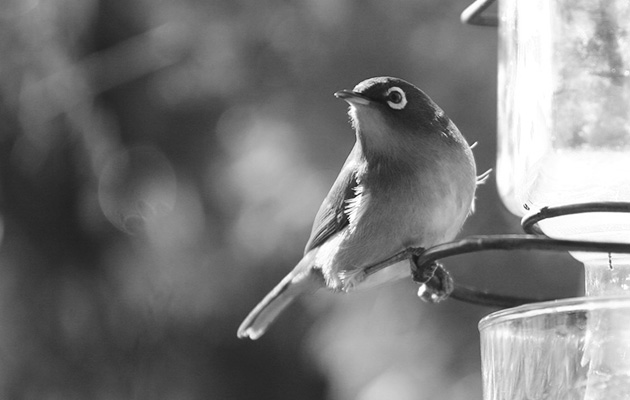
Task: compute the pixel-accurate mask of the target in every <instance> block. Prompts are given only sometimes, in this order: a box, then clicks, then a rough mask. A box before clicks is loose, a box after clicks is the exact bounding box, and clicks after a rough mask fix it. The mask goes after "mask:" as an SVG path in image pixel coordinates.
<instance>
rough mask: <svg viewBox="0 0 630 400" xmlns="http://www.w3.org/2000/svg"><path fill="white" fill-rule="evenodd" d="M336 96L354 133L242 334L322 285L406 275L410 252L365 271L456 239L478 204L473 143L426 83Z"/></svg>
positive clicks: (396, 82) (368, 84)
mask: <svg viewBox="0 0 630 400" xmlns="http://www.w3.org/2000/svg"><path fill="white" fill-rule="evenodd" d="M335 97H337V98H339V99H342V100H345V101H346V102H347V103H348V105H349V109H348V114H349V117H350V122H351V125H352V127H353V129H354V132H355V136H356V142H355V144H354V146H353V148H352V150H351V152H350V154H349V155H348V158H347V159H346V161H345V163H344V164H343V166H342V168H341V171H340V172H339V175H338V176H337V178H336V180H335V181H334V183H333V185H332V187H331V189H330V191H329V193H328V195H327V196H326V198H325V199H324V201H323V202H322V204H321V206H320V208H319V211H318V212H317V214H316V216H315V220H314V223H313V227H312V231H311V234H310V238H309V239H308V242H307V244H306V248H305V250H304V255H303V257H302V258H301V260H300V261H299V262H298V263H297V265H296V266H295V268H294V269H293V270H292V271H291V272H289V273H288V275H286V276H285V277H284V279H282V280H281V281H280V283H278V284H277V286H275V287H274V288H273V290H271V292H269V294H267V295H266V296H265V297H264V298H263V300H262V301H260V303H258V305H257V306H256V307H255V308H254V309H253V310H252V311H251V312H250V313H249V315H248V316H247V317H246V318H245V320H244V321H243V322H242V324H241V325H240V327H239V328H238V331H237V336H238V337H239V338H250V339H252V340H255V339H258V338H259V337H260V336H262V335H263V334H264V333H265V332H266V330H267V328H268V327H269V325H270V324H271V323H272V322H273V321H274V320H275V319H276V318H277V317H278V316H279V315H280V313H281V312H282V311H283V310H284V309H285V308H286V307H287V306H288V305H289V304H291V303H292V302H293V301H294V300H295V299H296V298H298V297H301V296H304V295H307V294H312V293H314V292H315V291H317V290H319V289H322V288H327V289H330V290H332V291H334V292H349V291H352V290H355V289H361V288H367V287H374V286H378V285H381V284H383V283H386V282H389V281H393V280H397V279H401V278H404V277H406V276H409V275H410V266H411V265H410V259H404V260H399V261H397V262H395V263H394V264H393V265H390V266H387V267H386V268H382V269H379V270H378V272H376V273H373V274H368V273H367V272H366V271H367V270H368V267H370V266H372V265H375V264H378V263H382V262H383V261H384V260H388V259H390V258H392V257H394V256H395V255H396V254H400V253H401V252H404V251H405V250H406V249H410V248H429V247H431V246H434V245H437V244H441V243H445V242H447V241H450V240H452V239H453V238H454V237H455V236H456V235H457V234H458V233H459V231H460V230H461V228H462V226H463V224H464V221H465V220H466V218H467V217H468V216H469V215H470V214H471V213H472V212H473V211H474V199H475V191H476V187H477V185H478V183H480V182H481V181H483V180H484V179H485V178H483V177H479V178H478V177H477V175H476V174H477V170H476V164H475V160H474V157H473V153H472V147H471V146H470V145H469V144H468V142H467V141H466V139H465V138H464V136H463V135H462V134H461V133H460V131H459V130H458V129H457V127H456V126H455V124H454V123H453V122H452V121H451V120H450V119H449V117H448V116H447V115H446V114H445V113H444V111H443V110H442V109H441V108H440V107H439V106H438V105H437V104H436V103H435V102H434V101H433V100H431V99H430V98H429V96H427V95H426V94H425V93H424V92H423V91H422V90H420V89H419V88H417V87H416V86H414V85H413V84H411V83H409V82H407V81H405V80H403V79H400V78H394V77H388V76H383V77H375V78H370V79H366V80H364V81H362V82H360V83H359V84H358V85H356V86H355V87H354V89H352V90H341V91H338V92H336V93H335ZM473 146H474V145H473ZM484 175H486V174H484Z"/></svg>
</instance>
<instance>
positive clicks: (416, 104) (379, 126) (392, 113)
mask: <svg viewBox="0 0 630 400" xmlns="http://www.w3.org/2000/svg"><path fill="white" fill-rule="evenodd" d="M335 96H336V97H338V98H340V99H343V100H345V101H347V102H348V103H349V104H350V112H349V114H350V117H351V120H352V124H353V126H354V127H355V129H356V131H357V135H358V136H359V139H360V140H361V141H362V143H363V145H364V147H367V149H365V150H369V151H377V152H378V151H379V150H387V149H391V148H392V147H400V146H396V145H401V146H403V147H405V146H407V147H408V146H409V145H411V146H413V144H414V143H418V142H427V141H428V142H431V141H445V140H446V141H448V140H449V139H453V137H455V136H458V135H460V134H459V132H458V131H457V128H455V126H454V125H453V124H452V123H451V121H450V120H449V118H448V117H447V116H446V115H445V114H444V112H443V111H442V109H440V107H438V105H437V104H435V103H434V102H433V100H431V99H430V98H429V96H427V95H426V94H425V93H424V92H423V91H422V90H420V89H418V88H417V87H416V86H414V85H412V84H411V83H409V82H407V81H404V80H402V79H399V78H391V77H378V78H371V79H367V80H365V81H363V82H361V83H359V84H358V85H357V86H355V88H354V89H352V90H341V91H339V92H337V93H335Z"/></svg>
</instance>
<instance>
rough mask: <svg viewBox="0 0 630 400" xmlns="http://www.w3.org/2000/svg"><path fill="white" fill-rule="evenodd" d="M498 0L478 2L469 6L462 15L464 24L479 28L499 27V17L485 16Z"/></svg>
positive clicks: (481, 0)
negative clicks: (484, 13) (487, 10)
mask: <svg viewBox="0 0 630 400" xmlns="http://www.w3.org/2000/svg"><path fill="white" fill-rule="evenodd" d="M495 1H496V0H476V1H475V2H474V3H472V4H471V5H469V6H468V7H467V8H466V9H465V10H464V11H463V12H462V14H461V16H460V19H461V21H462V23H464V24H468V25H477V26H495V27H496V26H499V17H498V16H497V15H483V12H484V11H486V9H488V7H490V6H491V5H492V3H494V2H495Z"/></svg>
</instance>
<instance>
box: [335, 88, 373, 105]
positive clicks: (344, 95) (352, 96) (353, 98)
mask: <svg viewBox="0 0 630 400" xmlns="http://www.w3.org/2000/svg"><path fill="white" fill-rule="evenodd" d="M335 97H336V98H338V99H342V100H345V101H347V102H348V103H350V104H355V105H362V106H367V105H368V104H370V103H371V102H372V101H371V100H370V99H369V98H367V97H365V96H364V95H362V94H360V93H357V92H353V91H352V90H340V91H338V92H337V93H335Z"/></svg>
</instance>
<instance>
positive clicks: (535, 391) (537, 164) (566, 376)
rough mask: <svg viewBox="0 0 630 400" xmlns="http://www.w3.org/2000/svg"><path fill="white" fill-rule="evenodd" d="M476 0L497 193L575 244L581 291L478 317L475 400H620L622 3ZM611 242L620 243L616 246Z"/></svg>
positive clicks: (625, 365)
mask: <svg viewBox="0 0 630 400" xmlns="http://www.w3.org/2000/svg"><path fill="white" fill-rule="evenodd" d="M493 2H494V1H488V0H479V1H477V2H475V3H474V4H473V5H471V6H470V7H469V8H468V9H467V10H466V11H465V12H464V13H463V14H462V19H463V20H464V22H467V23H471V24H477V25H497V26H498V34H499V51H498V58H499V68H498V88H499V89H498V158H497V170H496V178H497V183H498V188H499V191H500V195H501V197H502V199H503V202H504V203H505V205H506V206H507V208H508V209H509V210H510V211H511V212H512V213H514V214H515V215H517V216H519V217H524V225H528V226H530V225H531V222H532V220H531V219H532V217H531V216H532V215H535V217H534V219H535V221H534V222H535V223H536V230H537V231H538V233H539V234H542V235H544V236H545V237H548V238H551V239H554V240H557V241H558V243H561V242H563V241H567V240H580V241H588V242H589V243H592V246H595V247H596V246H597V245H598V244H603V243H609V244H610V243H619V244H620V247H618V248H613V247H608V249H606V248H605V247H602V248H601V249H598V251H596V252H595V251H591V250H592V248H591V247H592V246H591V247H589V246H583V247H579V246H578V247H575V248H572V250H573V251H571V254H572V256H573V257H575V258H576V259H578V260H579V261H581V262H582V263H583V264H584V267H585V294H586V296H585V297H581V298H574V299H564V300H558V301H551V302H542V303H534V304H529V305H523V306H519V307H515V308H510V309H506V310H503V311H499V312H497V313H494V314H491V315H489V316H487V317H486V318H484V319H483V320H482V321H481V322H480V324H479V328H480V332H481V351H482V369H483V380H484V399H485V400H521V399H523V400H524V399H528V400H532V399H563V400H564V399H579V400H582V399H585V400H595V399H602V400H603V399H606V400H612V399H630V296H629V294H630V254H628V252H627V251H626V252H623V251H621V250H619V249H622V248H623V244H628V243H630V213H628V211H629V210H630V207H629V205H630V1H628V0H499V2H498V15H497V16H496V17H494V16H488V15H485V13H486V9H487V8H488V7H489V6H490V5H491V4H492V3H493ZM616 251H621V252H616Z"/></svg>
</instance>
